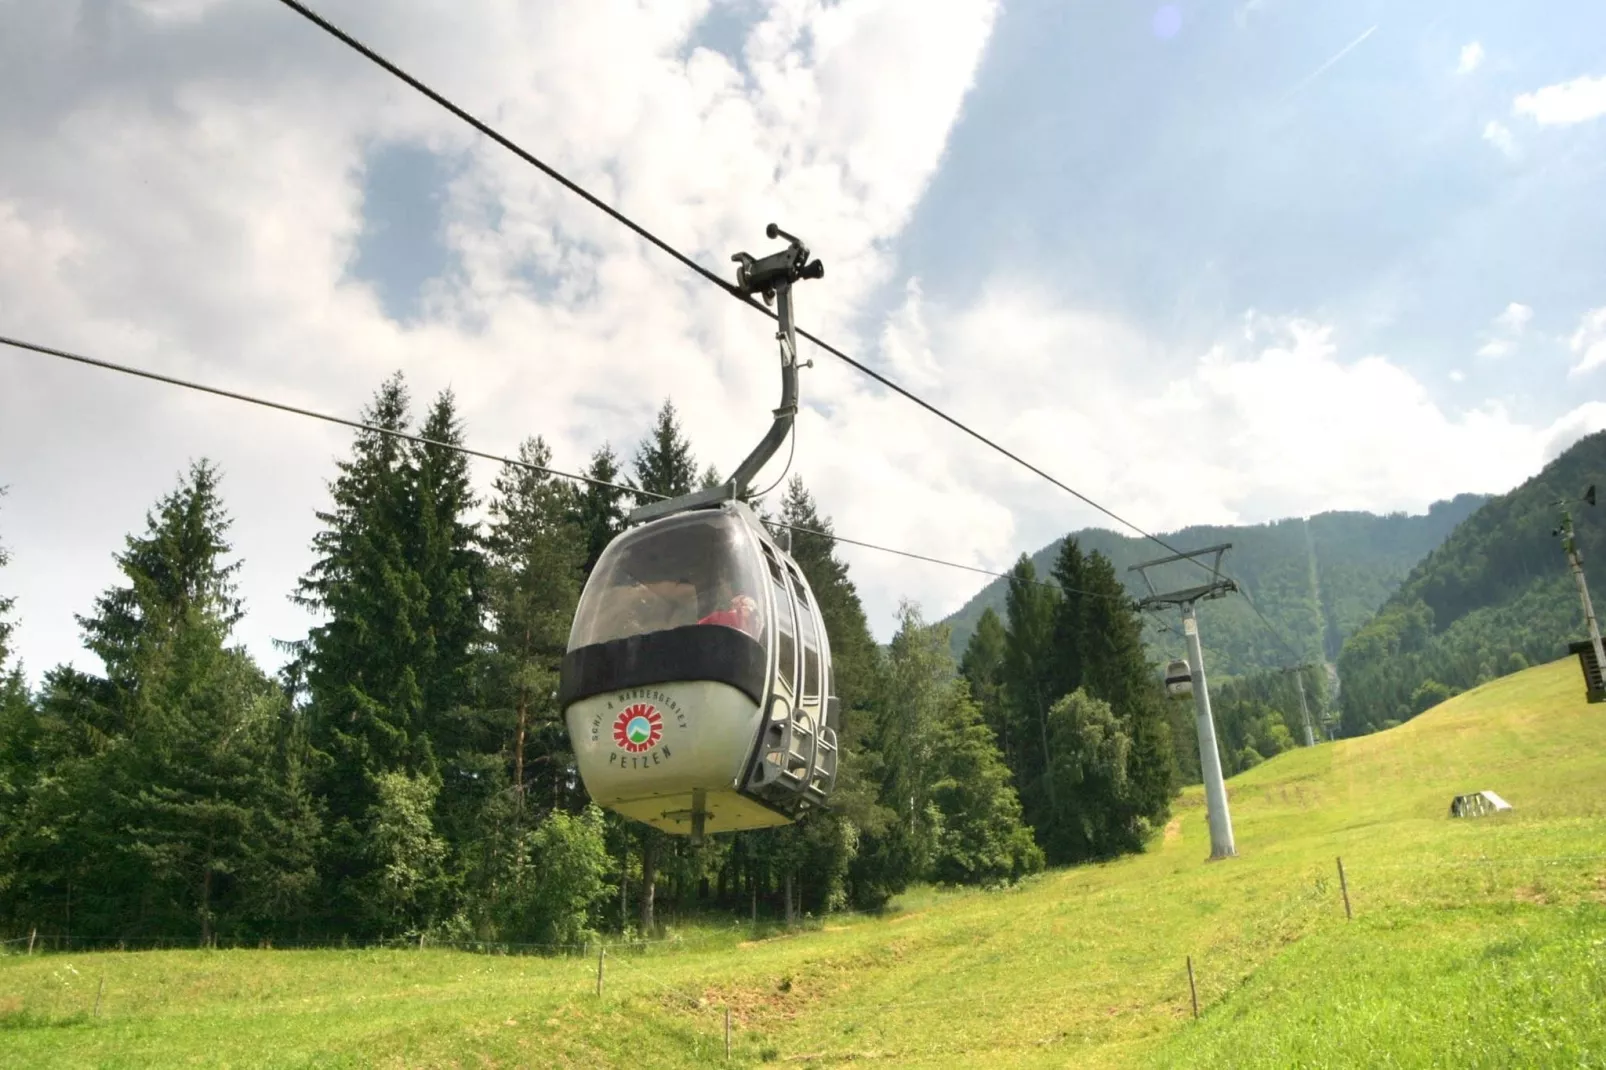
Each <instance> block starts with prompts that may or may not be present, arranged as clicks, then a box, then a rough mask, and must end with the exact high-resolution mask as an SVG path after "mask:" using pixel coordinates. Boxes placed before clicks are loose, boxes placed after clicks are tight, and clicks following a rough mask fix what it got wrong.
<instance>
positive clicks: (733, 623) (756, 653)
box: [558, 224, 839, 841]
mask: <svg viewBox="0 0 1606 1070" xmlns="http://www.w3.org/2000/svg"><path fill="white" fill-rule="evenodd" d="M768 234H769V236H770V237H771V238H775V237H777V236H782V237H785V238H786V239H787V240H788V242H789V243H790V244H789V245H788V247H787V249H786V250H784V251H783V252H780V253H775V254H773V255H771V256H767V257H765V258H763V259H761V260H755V259H754V258H753V257H750V256H748V255H747V254H745V253H738V254H737V255H736V257H735V258H734V259H736V260H737V261H738V262H739V263H740V264H741V267H740V268H739V269H738V271H737V282H738V286H739V287H740V288H741V290H742V292H744V293H747V294H762V295H763V296H764V299H765V301H766V303H768V302H770V301H772V300H775V299H776V298H779V301H780V306H779V309H778V318H779V320H780V326H781V329H780V331H779V333H778V334H777V337H778V339H779V341H780V349H781V382H782V397H781V407H780V408H779V409H776V410H775V421H774V424H773V425H772V426H771V428H770V431H769V433H768V434H767V435H766V436H765V438H764V440H763V441H762V442H761V443H760V444H759V445H758V447H756V448H755V449H754V451H753V452H752V454H750V455H749V456H748V458H747V459H746V460H745V461H743V462H742V464H741V465H740V466H739V467H738V468H737V470H736V473H735V474H734V475H732V476H731V478H730V480H729V481H728V482H726V483H725V484H723V485H722V486H719V487H714V488H710V489H708V490H703V491H698V492H696V493H694V494H690V495H686V496H684V497H681V498H676V499H673V500H670V501H664V502H655V503H652V504H650V505H647V506H644V507H642V508H640V509H637V510H636V511H635V512H633V513H632V514H631V515H630V518H629V521H630V523H631V524H632V525H634V526H632V527H630V528H629V529H628V530H626V531H625V532H624V533H623V534H621V535H620V536H618V537H617V538H616V539H615V540H614V541H613V542H612V543H610V544H609V545H608V547H607V548H606V549H605V550H604V551H603V552H602V555H601V556H600V557H599V558H598V560H597V564H596V567H595V568H594V569H593V570H592V573H591V576H590V578H589V579H588V580H587V581H586V585H585V589H584V590H583V591H582V592H581V595H580V603H579V606H578V607H577V609H576V611H575V617H574V624H573V626H572V628H571V630H570V633H569V644H568V652H567V653H566V654H565V656H564V659H563V667H562V673H561V679H560V682H559V686H558V703H559V706H560V707H561V708H562V709H563V711H564V719H565V721H566V724H567V727H568V731H569V739H570V743H571V744H572V747H573V750H574V754H575V764H576V765H577V766H578V768H579V771H580V778H581V780H582V781H583V782H584V783H585V786H586V791H587V792H588V793H589V794H590V796H591V798H592V799H593V800H594V801H595V802H596V803H597V804H598V805H599V806H604V807H607V808H609V809H612V810H614V811H617V812H618V813H620V814H623V815H624V816H626V817H629V818H633V819H635V820H637V821H642V822H645V823H646V824H648V825H652V826H654V827H656V828H659V829H662V830H663V831H665V832H669V833H676V834H689V835H690V836H691V837H692V838H693V840H694V841H696V840H700V839H701V838H702V837H703V836H704V835H705V834H707V833H714V832H733V831H737V830H741V829H754V828H766V827H772V826H776V825H784V824H786V823H788V822H790V821H794V820H796V819H797V818H798V817H800V816H802V814H804V813H805V812H807V811H808V810H809V809H811V808H814V807H823V806H825V805H826V804H827V802H828V801H829V799H830V797H831V791H832V789H833V787H834V786H835V782H836V772H837V757H838V751H837V730H838V718H839V714H838V703H837V699H836V697H835V696H834V695H833V694H832V691H833V686H832V674H831V647H830V643H829V641H828V640H827V638H826V634H825V622H824V620H823V619H822V618H821V616H820V612H819V607H818V606H817V605H816V603H815V599H814V593H813V591H811V590H810V588H809V585H808V582H807V581H806V580H805V579H804V578H803V573H802V571H801V570H800V569H799V568H798V567H797V563H796V562H795V561H794V560H793V559H792V557H791V554H790V552H789V551H790V540H789V539H788V540H786V545H784V546H783V544H782V542H781V541H780V540H777V539H776V538H775V537H774V536H772V535H771V534H770V532H769V531H768V530H767V529H766V528H765V527H764V525H763V523H762V522H761V521H760V520H759V519H758V517H757V516H756V515H755V514H754V513H753V511H752V509H751V508H749V507H748V506H747V505H746V503H744V502H743V501H741V496H742V494H743V492H744V491H745V490H746V488H747V485H748V483H749V481H750V480H751V479H752V478H753V477H754V476H756V475H757V473H758V472H759V470H760V469H761V468H762V467H763V466H764V463H765V462H766V461H768V460H769V458H770V457H771V456H773V454H774V453H775V451H776V449H777V448H779V446H780V445H781V443H782V442H784V441H785V439H786V435H787V434H788V432H790V431H791V429H792V422H793V420H794V418H795V416H796V413H797V356H796V354H797V348H796V346H797V342H796V333H795V330H794V328H793V324H792V305H791V286H792V284H793V283H795V282H796V281H798V280H799V279H806V278H819V277H821V276H822V275H823V274H824V268H823V267H822V266H821V264H820V262H819V261H818V260H816V261H813V262H812V263H810V262H809V261H808V249H807V247H806V246H804V244H803V243H802V242H801V241H800V240H799V239H797V238H795V237H793V236H792V235H790V234H787V233H786V232H785V231H782V230H780V229H779V228H778V227H776V226H775V225H774V224H771V225H770V227H769V229H768Z"/></svg>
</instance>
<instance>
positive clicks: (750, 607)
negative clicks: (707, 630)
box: [697, 594, 763, 639]
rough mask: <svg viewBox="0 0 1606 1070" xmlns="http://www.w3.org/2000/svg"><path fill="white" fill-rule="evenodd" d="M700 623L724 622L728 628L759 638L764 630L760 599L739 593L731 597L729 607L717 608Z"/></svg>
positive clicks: (699, 622)
mask: <svg viewBox="0 0 1606 1070" xmlns="http://www.w3.org/2000/svg"><path fill="white" fill-rule="evenodd" d="M697 623H698V624H722V625H724V626H725V627H727V628H735V629H737V630H738V631H743V632H746V633H747V634H748V635H751V636H752V637H753V638H754V639H758V638H760V636H761V633H762V631H763V626H762V625H761V624H760V622H759V616H758V600H757V599H755V598H754V597H753V596H752V595H747V594H739V595H736V596H734V597H733V598H731V600H730V603H729V608H728V609H716V610H715V611H714V612H712V613H710V614H708V615H707V616H706V617H704V618H702V619H701V620H699V621H698V622H697Z"/></svg>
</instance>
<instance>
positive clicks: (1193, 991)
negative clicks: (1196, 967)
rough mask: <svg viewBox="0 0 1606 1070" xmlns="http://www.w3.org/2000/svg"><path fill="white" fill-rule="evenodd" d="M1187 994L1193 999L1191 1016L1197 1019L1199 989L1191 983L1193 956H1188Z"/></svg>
mask: <svg viewBox="0 0 1606 1070" xmlns="http://www.w3.org/2000/svg"><path fill="white" fill-rule="evenodd" d="M1188 994H1189V995H1190V996H1192V997H1193V1016H1194V1017H1195V1018H1197V1017H1199V987H1198V986H1197V985H1195V984H1194V983H1193V956H1192V955H1189V956H1188Z"/></svg>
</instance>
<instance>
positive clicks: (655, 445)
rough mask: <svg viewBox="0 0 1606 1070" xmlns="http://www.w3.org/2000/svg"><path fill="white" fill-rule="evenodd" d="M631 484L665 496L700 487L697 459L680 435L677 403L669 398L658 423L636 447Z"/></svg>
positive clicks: (685, 492) (679, 494)
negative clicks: (633, 475)
mask: <svg viewBox="0 0 1606 1070" xmlns="http://www.w3.org/2000/svg"><path fill="white" fill-rule="evenodd" d="M632 485H633V486H636V487H639V488H640V489H642V490H644V491H646V492H648V493H649V494H661V495H663V496H664V497H666V498H678V497H680V496H681V495H683V494H690V493H691V492H692V491H693V490H694V489H696V487H697V462H696V460H695V459H694V458H693V457H692V452H691V443H690V442H687V441H686V437H685V435H683V434H681V430H680V421H679V420H678V419H677V418H676V415H675V403H674V402H673V401H671V400H669V399H668V398H665V399H664V404H663V407H662V408H661V409H659V410H658V420H657V423H655V424H654V425H653V429H652V432H651V433H650V434H649V435H648V436H647V438H646V440H645V441H643V442H642V443H641V445H640V446H639V447H637V449H636V457H635V479H634V480H633V481H632Z"/></svg>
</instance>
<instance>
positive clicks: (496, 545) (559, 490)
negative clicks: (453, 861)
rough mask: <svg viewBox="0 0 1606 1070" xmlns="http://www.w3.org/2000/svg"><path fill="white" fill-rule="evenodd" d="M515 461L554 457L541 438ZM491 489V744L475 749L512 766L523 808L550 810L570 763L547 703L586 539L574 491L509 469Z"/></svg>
mask: <svg viewBox="0 0 1606 1070" xmlns="http://www.w3.org/2000/svg"><path fill="white" fill-rule="evenodd" d="M519 460H521V461H524V462H525V463H526V464H531V465H537V466H540V467H543V468H544V467H548V466H550V465H551V463H552V451H551V450H550V449H549V448H548V447H547V445H546V443H545V442H544V441H542V440H541V439H540V438H534V439H527V440H525V442H524V443H523V444H522V445H521V446H520V447H519ZM494 487H495V492H496V497H495V498H494V499H493V500H492V502H491V507H490V512H491V526H490V532H489V534H488V536H487V544H488V546H489V549H490V609H491V636H492V641H491V650H490V653H489V656H488V661H489V665H488V671H487V679H486V694H485V697H484V701H485V706H486V709H487V711H488V716H490V717H492V718H493V719H494V731H495V736H494V738H487V739H486V740H484V741H483V742H482V744H481V747H480V749H481V750H482V751H483V752H486V753H496V754H499V755H503V756H505V758H506V759H510V761H511V765H510V768H508V769H506V771H505V772H504V774H503V779H504V780H507V781H508V782H510V783H511V784H512V786H513V789H514V794H515V797H516V798H517V799H518V800H519V801H520V802H521V803H523V802H524V801H525V799H526V796H527V795H530V794H532V793H533V794H534V796H535V803H536V805H537V806H538V807H540V808H542V809H546V808H552V807H557V806H559V805H561V804H562V803H564V802H565V799H564V798H563V794H564V790H565V789H564V788H563V784H564V781H565V780H566V771H567V768H568V766H569V763H570V761H571V760H572V755H571V753H570V750H569V746H568V739H567V735H566V732H565V729H564V725H563V718H562V715H561V711H559V710H558V708H557V705H556V702H555V700H554V695H555V693H556V691H557V687H558V676H559V670H560V667H561V664H562V660H563V653H564V650H565V648H566V647H567V644H568V638H569V625H570V622H571V621H572V620H573V618H574V609H575V605H576V603H577V602H578V600H579V597H580V584H581V569H582V568H583V566H584V564H585V553H586V545H585V541H584V532H583V531H582V530H581V529H580V528H579V526H578V525H577V524H576V523H575V522H574V520H573V519H572V517H573V514H574V511H575V510H574V506H575V498H576V495H575V493H574V491H573V490H572V489H571V488H570V487H569V486H567V485H566V484H564V483H561V482H559V481H558V480H557V479H555V478H553V477H552V476H549V475H546V474H545V473H543V472H538V471H534V470H532V469H529V468H520V467H517V466H513V465H509V466H506V467H504V468H503V469H502V473H501V475H500V476H498V477H497V480H496V482H495V484H494ZM535 766H539V771H537V772H532V769H533V767H535Z"/></svg>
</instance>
